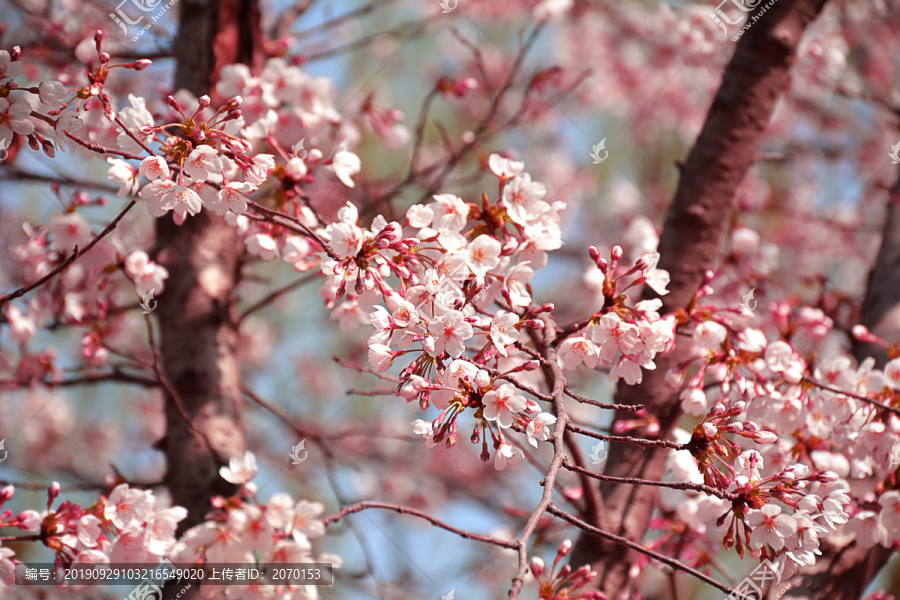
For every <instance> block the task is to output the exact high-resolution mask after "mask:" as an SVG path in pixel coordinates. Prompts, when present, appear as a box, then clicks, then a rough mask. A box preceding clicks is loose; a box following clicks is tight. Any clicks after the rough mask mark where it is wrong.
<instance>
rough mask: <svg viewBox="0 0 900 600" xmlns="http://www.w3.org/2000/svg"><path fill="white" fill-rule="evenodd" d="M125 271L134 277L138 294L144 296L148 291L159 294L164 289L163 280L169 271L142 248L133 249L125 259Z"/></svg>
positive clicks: (166, 277) (167, 276)
mask: <svg viewBox="0 0 900 600" xmlns="http://www.w3.org/2000/svg"><path fill="white" fill-rule="evenodd" d="M125 272H126V273H128V275H130V276H131V278H132V279H134V286H135V290H136V291H137V294H138V296H141V297H144V296H146V295H147V293H149V292H150V291H153V292H154V293H156V294H161V293H162V292H163V290H164V289H165V281H166V279H168V278H169V272H168V270H166V268H165V267H161V266H160V265H158V264H156V263H155V262H153V261H152V260H150V257H149V256H147V253H146V252H144V251H143V250H135V251H134V252H132V253H131V254H129V255H128V257H127V258H126V259H125Z"/></svg>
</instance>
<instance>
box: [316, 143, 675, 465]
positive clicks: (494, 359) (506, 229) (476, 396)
mask: <svg viewBox="0 0 900 600" xmlns="http://www.w3.org/2000/svg"><path fill="white" fill-rule="evenodd" d="M488 166H489V168H490V170H491V172H492V173H493V175H494V176H495V177H496V178H497V180H499V181H498V184H499V188H498V189H499V191H498V193H497V196H496V197H495V198H494V199H491V198H490V197H489V195H488V194H483V196H482V199H481V201H480V202H478V203H476V202H466V201H465V200H463V199H462V198H460V197H458V196H456V195H454V194H449V193H442V194H436V195H435V196H434V197H433V202H431V203H428V204H424V205H418V204H416V205H413V206H411V207H410V208H409V209H408V210H407V212H406V218H405V220H404V222H403V223H399V222H388V221H387V220H386V219H384V218H383V217H381V216H378V217H376V218H375V220H374V221H373V222H372V224H371V225H370V226H369V227H363V226H362V225H360V224H359V214H358V211H357V209H356V208H355V207H354V206H353V205H352V204H347V206H345V207H344V208H342V209H341V210H340V211H339V212H338V219H337V222H334V223H331V224H329V225H328V226H327V227H326V228H325V230H324V232H323V233H322V236H323V238H324V239H325V240H327V242H328V245H329V247H330V249H331V250H332V251H333V253H334V256H333V257H332V258H331V259H330V260H325V261H324V262H323V264H322V273H323V274H324V275H325V277H326V278H327V281H326V283H325V285H324V286H323V289H322V296H323V297H324V299H325V300H326V303H327V304H328V306H331V307H332V308H333V309H334V313H333V315H334V317H335V318H337V319H339V320H340V321H341V322H342V324H346V327H345V330H349V329H350V328H351V327H352V326H353V325H355V324H356V323H358V322H363V323H367V324H368V325H370V326H371V327H372V328H374V332H373V333H372V334H371V335H370V337H369V340H368V348H369V350H368V356H369V361H370V362H371V364H372V366H373V367H374V368H375V370H376V371H378V372H383V371H386V370H387V369H388V368H390V367H391V366H392V365H393V364H394V363H395V362H397V361H399V360H403V361H404V362H405V363H406V366H405V367H404V368H403V369H402V371H401V374H400V383H399V386H398V393H399V395H400V396H402V397H404V398H406V400H407V401H409V402H412V401H418V403H419V405H420V407H421V408H422V409H423V410H424V409H427V408H429V407H430V406H432V405H433V406H434V407H435V408H437V409H439V410H440V411H441V413H440V415H439V416H438V417H437V418H435V419H433V420H432V421H430V422H429V421H424V420H417V421H416V422H414V424H413V426H414V431H415V432H416V433H417V434H419V435H422V436H423V437H425V439H426V442H427V444H428V445H433V444H435V443H437V442H440V441H444V440H446V443H447V445H448V446H453V445H455V444H456V442H457V429H458V418H459V416H460V415H462V414H463V413H464V412H466V411H467V409H471V411H469V412H470V414H471V415H472V416H473V418H474V419H475V421H476V425H475V428H474V430H473V433H472V437H471V439H472V442H473V443H476V444H477V443H479V442H481V445H482V452H481V457H482V459H483V460H485V461H487V460H489V459H490V454H491V452H490V449H489V445H490V446H492V447H493V449H494V450H495V452H494V466H495V467H496V468H497V469H503V468H505V467H506V466H507V464H509V463H511V462H512V463H514V462H517V461H519V460H521V458H522V457H523V453H522V450H521V449H520V448H518V447H517V445H516V444H515V443H512V442H511V441H510V439H509V432H510V430H513V431H519V432H521V433H524V434H525V436H526V440H527V442H528V443H529V444H531V445H532V446H535V447H537V445H538V442H540V441H544V440H547V439H549V437H550V435H551V427H552V426H553V425H554V423H555V422H556V417H555V416H554V415H553V414H551V413H549V412H544V411H542V410H541V408H540V406H539V405H538V404H537V402H536V401H535V400H532V399H529V398H527V397H526V394H527V392H528V390H529V389H531V390H533V389H534V388H530V387H523V385H522V384H523V381H522V380H521V379H516V375H524V377H525V378H526V379H527V378H528V372H529V371H532V370H534V369H536V368H537V367H538V366H539V364H538V362H537V361H535V360H534V359H533V357H532V356H531V355H529V354H528V352H527V349H522V347H523V345H524V344H529V343H530V342H528V333H527V332H528V331H529V330H532V331H539V330H540V329H542V328H543V327H544V322H543V321H542V320H541V319H542V316H541V315H543V314H545V313H552V311H553V306H552V305H549V304H547V305H536V304H535V303H534V302H533V298H532V293H531V286H530V282H531V280H532V278H533V276H534V273H535V272H536V271H537V270H539V269H542V268H544V267H545V266H546V265H547V261H548V253H549V252H550V251H552V250H556V249H558V248H559V247H560V246H561V245H562V240H561V226H560V219H561V212H562V210H563V209H564V208H565V203H564V202H562V201H559V200H556V201H554V200H553V199H547V197H546V196H547V191H546V188H545V187H544V186H543V184H541V183H539V182H536V181H533V180H532V178H531V176H530V174H528V173H527V172H525V171H524V163H522V162H520V161H515V160H511V159H508V158H504V157H502V156H501V155H499V154H492V155H491V156H490V157H489V160H488ZM621 258H622V255H621V249H615V250H614V252H613V256H612V263H609V262H608V261H606V260H604V259H600V258H599V256H597V257H596V258H595V260H596V261H597V269H598V274H600V277H601V278H604V279H605V278H606V277H607V276H608V278H609V283H608V284H607V285H606V290H605V294H606V296H608V298H609V301H608V303H607V305H600V306H597V307H596V309H597V312H596V313H595V314H594V316H593V317H592V318H591V319H590V327H589V328H588V329H589V332H590V333H589V334H588V329H586V330H585V331H584V332H582V333H583V335H581V336H576V337H572V338H569V339H567V340H566V341H565V342H563V344H562V345H561V347H560V356H561V358H562V365H564V366H565V367H566V368H568V369H572V368H575V367H576V366H577V365H578V364H580V363H582V362H584V363H586V364H588V366H590V367H596V366H597V365H598V363H599V362H600V361H601V360H602V363H603V364H604V365H606V366H609V365H612V369H611V372H610V376H611V378H612V379H613V380H617V379H619V378H620V377H621V378H624V379H625V380H626V381H627V382H629V383H634V382H638V381H640V379H641V368H644V369H653V368H655V365H654V363H653V358H654V356H655V355H656V354H657V353H658V352H661V351H664V350H666V349H667V347H668V346H670V345H671V342H672V339H673V336H674V321H673V320H672V319H671V318H666V319H664V318H661V317H660V315H659V314H658V313H657V312H656V311H657V309H658V308H659V307H660V305H661V303H660V302H659V301H658V300H654V301H644V302H638V303H637V304H632V303H631V302H630V301H629V299H628V297H627V294H626V291H627V290H628V289H629V288H632V287H634V286H637V285H639V284H641V283H648V284H649V285H651V286H653V287H654V289H656V290H657V291H659V292H661V293H665V291H666V289H665V288H666V284H667V282H668V274H667V273H666V272H665V271H664V270H661V269H658V268H657V265H658V260H659V255H658V254H656V253H651V254H648V255H647V256H645V257H642V258H641V259H640V260H639V261H637V263H636V264H635V265H634V266H633V267H632V268H630V269H627V270H625V269H623V270H622V271H624V272H619V271H618V268H619V261H620V260H621ZM604 274H605V275H604ZM588 335H590V339H588V337H587V336H588ZM536 387H540V386H536ZM523 392H525V394H523ZM488 436H490V440H489V439H488Z"/></svg>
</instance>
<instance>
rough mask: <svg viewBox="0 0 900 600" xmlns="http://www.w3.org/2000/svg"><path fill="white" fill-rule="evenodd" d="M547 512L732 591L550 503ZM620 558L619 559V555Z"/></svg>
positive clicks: (705, 576)
mask: <svg viewBox="0 0 900 600" xmlns="http://www.w3.org/2000/svg"><path fill="white" fill-rule="evenodd" d="M547 512H548V513H550V514H551V515H554V516H557V517H559V518H560V519H562V520H563V521H566V522H567V523H570V524H572V525H574V526H575V527H578V528H580V529H582V530H583V531H586V532H588V533H590V534H591V535H594V536H597V537H602V538H604V539H607V540H609V541H610V542H612V543H613V544H615V545H617V546H624V547H625V548H630V549H632V550H634V551H635V552H640V553H641V554H644V555H646V556H649V557H650V558H652V559H654V560H658V561H659V562H661V563H663V564H666V565H669V566H670V567H672V568H673V569H678V570H679V571H683V572H685V573H687V574H689V575H693V576H694V577H696V578H697V579H699V580H700V581H703V582H705V583H708V584H709V585H711V586H713V587H714V588H716V589H718V590H721V591H723V592H725V593H726V594H732V593H734V590H733V589H731V588H730V587H728V586H727V585H724V584H721V583H719V582H718V581H716V580H715V579H713V578H712V577H710V576H709V575H706V574H704V573H701V572H700V571H698V570H696V569H693V568H691V567H689V566H687V565H686V564H684V563H682V562H679V561H677V560H675V559H673V558H669V557H668V556H666V555H664V554H660V553H658V552H654V551H653V550H648V549H647V548H644V547H643V546H641V545H640V544H635V543H634V542H632V541H631V540H628V539H626V538H624V537H622V536H619V535H615V534H613V533H609V532H607V531H603V530H602V529H599V528H597V527H594V526H593V525H589V524H587V523H585V522H584V521H582V520H581V519H578V518H576V517H573V516H572V515H570V514H569V513H567V512H565V511H562V510H559V509H558V508H556V506H554V505H553V504H551V505H550V506H549V507H548V508H547ZM620 560H621V557H620ZM570 562H571V561H570ZM578 566H581V565H578Z"/></svg>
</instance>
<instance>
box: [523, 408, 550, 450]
mask: <svg viewBox="0 0 900 600" xmlns="http://www.w3.org/2000/svg"><path fill="white" fill-rule="evenodd" d="M554 423H556V416H554V415H551V414H550V413H541V414H539V415H537V416H536V417H535V418H534V419H532V420H531V422H529V423H528V426H527V427H526V428H525V433H526V435H527V436H528V443H529V444H531V445H532V446H534V447H535V448H537V445H538V442H539V441H544V440H548V439H550V435H551V431H550V425H553V424H554Z"/></svg>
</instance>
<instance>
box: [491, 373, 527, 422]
mask: <svg viewBox="0 0 900 600" xmlns="http://www.w3.org/2000/svg"><path fill="white" fill-rule="evenodd" d="M482 402H483V403H484V418H485V419H487V420H488V421H497V422H498V423H499V424H500V427H511V426H512V424H513V420H514V417H515V416H516V413H520V412H522V411H523V410H525V398H524V397H522V396H521V395H519V394H518V393H517V392H516V388H515V386H514V385H513V384H511V383H504V384H503V385H501V386H500V387H498V388H497V389H496V390H491V391H489V392H488V393H487V394H485V395H484V399H483V400H482Z"/></svg>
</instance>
